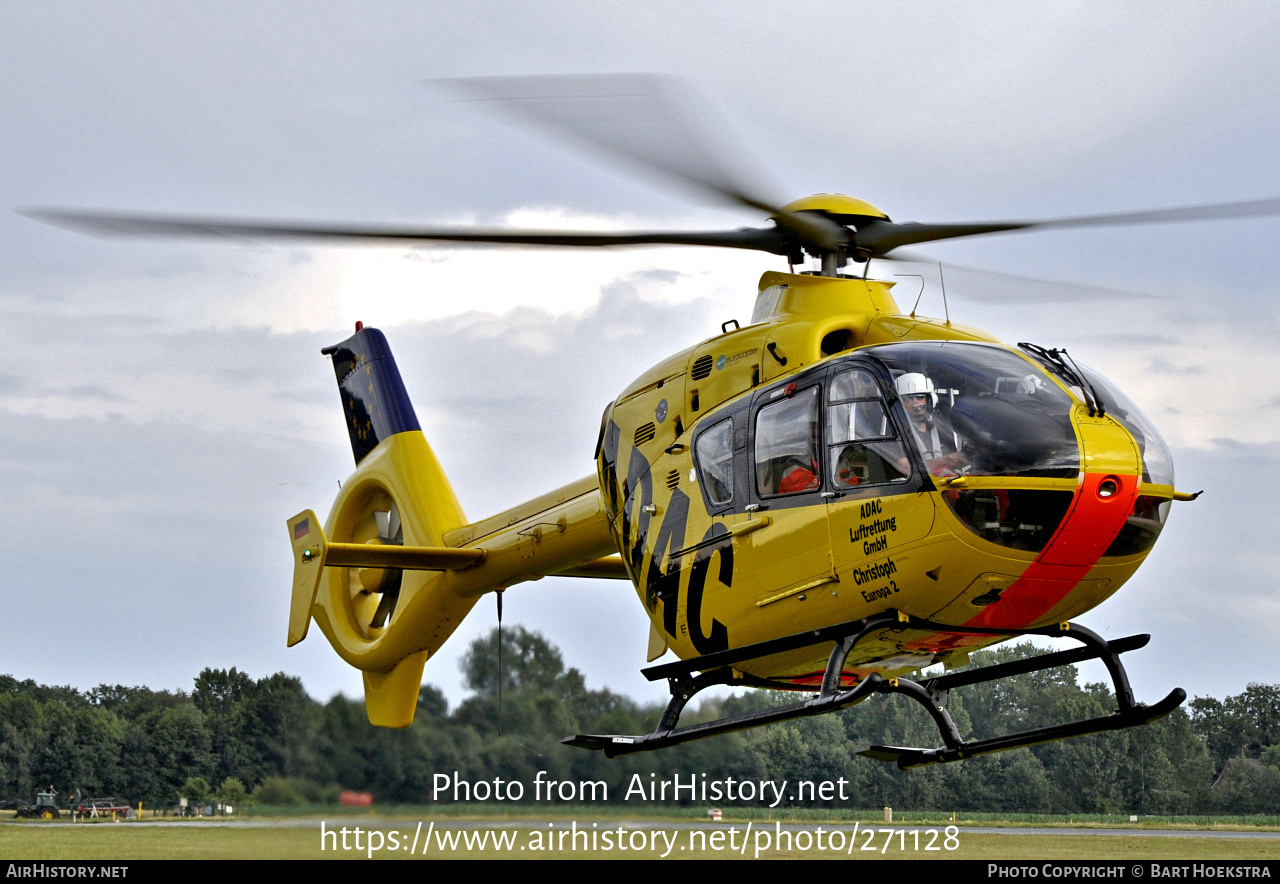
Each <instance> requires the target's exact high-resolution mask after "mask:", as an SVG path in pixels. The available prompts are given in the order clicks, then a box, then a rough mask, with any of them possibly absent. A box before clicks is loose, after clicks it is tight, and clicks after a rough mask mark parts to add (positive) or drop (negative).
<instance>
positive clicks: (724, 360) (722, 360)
mask: <svg viewBox="0 0 1280 884" xmlns="http://www.w3.org/2000/svg"><path fill="white" fill-rule="evenodd" d="M759 349H760V348H759V347H753V348H751V349H750V350H743V351H742V352H741V353H734V354H733V355H732V356H725V355H724V354H723V353H722V354H720V356H719V357H718V358H717V359H716V371H721V370H723V369H724V367H725V366H726V365H732V364H733V363H735V362H737V361H738V360H739V359H746V358H747V357H748V356H751V355H752V354H754V353H755V352H756V351H757V350H759Z"/></svg>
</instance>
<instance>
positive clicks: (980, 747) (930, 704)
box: [858, 617, 1187, 770]
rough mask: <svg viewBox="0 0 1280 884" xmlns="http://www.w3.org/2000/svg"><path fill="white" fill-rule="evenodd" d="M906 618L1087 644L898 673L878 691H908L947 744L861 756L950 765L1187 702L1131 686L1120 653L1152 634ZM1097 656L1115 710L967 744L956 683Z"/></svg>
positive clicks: (1146, 719)
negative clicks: (955, 700)
mask: <svg viewBox="0 0 1280 884" xmlns="http://www.w3.org/2000/svg"><path fill="white" fill-rule="evenodd" d="M905 623H906V624H907V626H908V627H909V628H912V629H933V630H936V631H938V632H944V633H952V634H962V635H963V634H976V635H1010V636H1014V635H1051V636H1058V637H1067V638H1074V639H1077V640H1078V641H1080V642H1082V643H1083V645H1084V646H1083V647H1080V648H1074V649H1070V650H1066V651H1057V652H1054V653H1050V654H1042V655H1040V656H1038V657H1031V658H1028V659H1026V660H1012V661H1010V662H1008V663H997V664H995V665H993V666H984V667H982V668H980V669H973V670H969V671H966V672H956V673H949V674H946V675H941V676H938V677H936V678H930V679H926V680H924V681H923V682H915V681H912V680H910V679H906V678H895V679H890V680H888V681H883V682H881V683H880V684H879V685H877V687H876V690H877V691H878V692H879V693H886V694H889V693H899V694H905V695H906V696H908V697H910V698H911V699H913V700H915V701H916V702H917V703H919V704H920V705H922V706H924V708H925V709H926V710H927V711H928V712H929V714H930V715H931V716H932V717H933V720H934V722H935V723H936V724H937V725H938V731H939V733H940V734H941V736H942V741H943V743H944V744H945V745H944V746H943V748H940V749H915V748H907V747H901V746H872V747H870V748H869V749H865V750H863V751H862V752H859V753H858V754H859V755H864V756H866V757H868V758H874V759H876V760H878V761H891V762H894V763H896V764H897V765H898V767H899V768H901V769H902V770H907V769H909V768H913V767H923V766H925V765H928V764H945V763H948V762H951V761H960V760H961V759H964V758H972V757H974V756H977V755H989V754H991V753H994V752H1007V751H1009V750H1010V749H1021V748H1023V747H1025V746H1035V745H1037V744H1040V743H1049V742H1053V741H1055V740H1065V739H1068V738H1070V737H1080V736H1085V735H1086V734H1096V733H1102V732H1105V731H1114V730H1122V729H1124V728H1128V727H1136V726H1137V725H1141V724H1149V723H1150V722H1153V721H1156V720H1158V719H1161V718H1164V717H1165V716H1166V715H1168V714H1169V713H1170V712H1172V711H1173V710H1174V709H1177V708H1178V707H1179V706H1180V705H1182V702H1183V701H1184V700H1185V699H1186V698H1187V692H1186V691H1184V690H1183V689H1182V688H1174V689H1173V690H1172V691H1170V692H1169V695H1168V696H1166V697H1165V698H1164V699H1163V700H1161V701H1160V702H1158V703H1156V704H1155V705H1153V706H1143V705H1141V704H1139V703H1136V702H1134V699H1133V689H1132V688H1131V687H1130V686H1129V677H1128V675H1127V674H1126V673H1125V670H1124V665H1123V664H1122V663H1121V662H1120V655H1121V654H1123V653H1125V652H1126V651H1132V650H1136V649H1137V648H1141V647H1144V646H1145V645H1146V644H1147V642H1148V641H1150V639H1151V636H1149V635H1131V636H1126V637H1125V638H1119V639H1115V640H1114V641H1110V642H1109V641H1107V640H1105V639H1103V638H1102V637H1101V636H1099V635H1098V634H1097V633H1095V632H1093V631H1092V630H1089V629H1086V628H1084V627H1083V626H1080V625H1079V624H1076V623H1059V624H1057V625H1055V626H1049V627H1044V628H1042V629H1022V630H1008V631H1005V630H993V629H990V628H989V627H984V628H969V627H963V626H944V625H942V624H937V623H932V622H931V621H928V620H922V619H920V618H917V617H906V618H905ZM1097 659H1100V660H1102V662H1103V663H1104V664H1105V665H1106V667H1107V671H1108V672H1109V673H1110V674H1111V680H1112V683H1113V684H1114V687H1115V694H1116V705H1117V706H1118V707H1119V708H1118V709H1117V711H1116V712H1113V713H1112V714H1111V715H1105V716H1100V717H1097V718H1089V719H1085V720H1083V721H1073V722H1068V723H1066V724H1058V725H1051V726H1049V727H1041V728H1034V729H1032V730H1027V731H1021V732H1019V733H1015V734H1009V735H1007V736H1003V737H992V738H990V739H986V740H975V741H973V742H971V743H966V742H964V741H963V740H961V739H960V735H959V732H958V731H957V730H956V726H955V723H954V722H953V721H952V720H951V716H950V714H949V713H948V712H947V710H946V708H945V707H946V700H947V694H948V692H949V691H950V690H951V689H952V688H955V687H962V686H965V685H974V684H983V683H985V682H990V681H996V680H998V679H1002V678H1008V677H1010V676H1014V675H1021V674H1024V673H1028V672H1039V671H1040V670H1043V669H1052V668H1054V667H1057V666H1066V665H1068V664H1071V663H1077V662H1080V661H1082V660H1097Z"/></svg>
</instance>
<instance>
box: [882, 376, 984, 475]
mask: <svg viewBox="0 0 1280 884" xmlns="http://www.w3.org/2000/svg"><path fill="white" fill-rule="evenodd" d="M896 386H897V389H898V398H899V399H901V400H902V407H903V408H905V409H906V411H907V420H908V422H909V423H910V424H911V435H912V437H913V438H914V439H915V442H916V445H917V446H918V447H919V448H920V453H921V454H922V455H924V462H925V464H926V465H927V466H928V467H929V472H930V473H931V474H932V475H934V476H951V475H956V474H957V473H959V472H960V471H961V470H963V469H964V468H965V467H967V466H968V465H969V456H968V455H967V454H966V453H965V452H964V445H963V444H962V442H961V440H960V437H959V436H958V435H956V433H955V431H954V430H952V429H951V427H950V426H949V425H948V424H947V422H946V420H945V419H944V418H943V417H942V416H941V415H940V414H938V412H937V410H936V408H937V405H938V393H937V391H936V390H935V389H934V386H933V379H932V378H929V377H926V376H925V375H923V374H921V373H920V372H917V371H912V372H907V373H906V374H903V375H899V376H898V380H897V382H896ZM900 468H902V469H903V470H904V472H905V468H906V463H905V461H904V463H903V464H902V465H901V467H900Z"/></svg>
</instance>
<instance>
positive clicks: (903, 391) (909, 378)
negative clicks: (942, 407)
mask: <svg viewBox="0 0 1280 884" xmlns="http://www.w3.org/2000/svg"><path fill="white" fill-rule="evenodd" d="M895 385H896V386H897V388H898V395H899V396H919V395H921V394H922V393H928V394H929V398H930V400H931V404H932V405H935V406H936V405H937V404H938V393H937V391H936V390H934V389H933V379H932V378H927V377H925V376H924V375H922V374H920V372H918V371H909V372H907V373H906V374H903V375H898V380H897V381H896V382H895Z"/></svg>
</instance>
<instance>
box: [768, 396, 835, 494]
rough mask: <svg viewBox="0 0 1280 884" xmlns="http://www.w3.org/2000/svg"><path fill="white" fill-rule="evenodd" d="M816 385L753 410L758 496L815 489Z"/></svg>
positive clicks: (818, 476) (817, 470)
mask: <svg viewBox="0 0 1280 884" xmlns="http://www.w3.org/2000/svg"><path fill="white" fill-rule="evenodd" d="M819 441H820V440H819V429H818V387H809V388H808V389H806V390H801V391H800V392H798V393H794V394H792V395H790V396H788V397H787V398H786V399H783V400H782V401H781V402H773V403H770V404H768V405H766V406H764V407H763V408H761V409H760V410H759V411H758V412H756V433H755V473H756V491H757V493H758V494H760V496H761V497H773V496H777V495H780V494H800V493H802V492H806V491H817V490H818V489H819V488H820V487H821V486H822V470H821V467H820V464H819V458H820V453H819V450H818V448H819Z"/></svg>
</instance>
